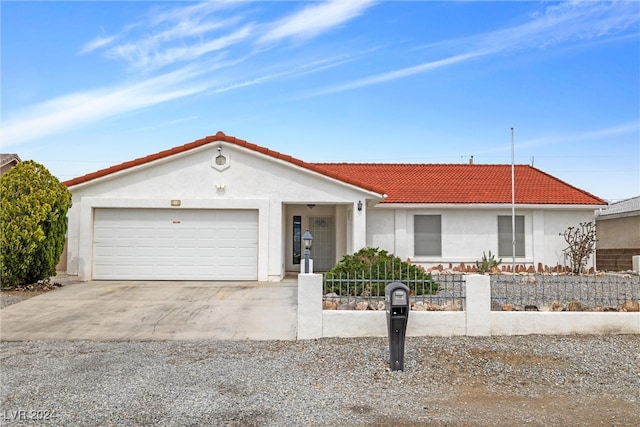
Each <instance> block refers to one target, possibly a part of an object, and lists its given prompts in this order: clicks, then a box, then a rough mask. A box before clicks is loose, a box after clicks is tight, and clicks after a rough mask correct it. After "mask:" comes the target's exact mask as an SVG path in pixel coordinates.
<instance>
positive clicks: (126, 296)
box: [0, 281, 297, 341]
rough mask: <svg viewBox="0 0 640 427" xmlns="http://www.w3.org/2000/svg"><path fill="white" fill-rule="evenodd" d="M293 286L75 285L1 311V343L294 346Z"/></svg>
mask: <svg viewBox="0 0 640 427" xmlns="http://www.w3.org/2000/svg"><path fill="white" fill-rule="evenodd" d="M296 300H297V282H296V281H285V282H142V281H141V282H124V281H91V282H84V283H74V284H71V285H67V286H65V287H63V288H60V289H57V290H55V291H51V292H47V293H45V294H42V295H39V296H36V297H33V298H30V299H28V300H25V301H22V302H20V303H18V304H14V305H11V306H9V307H6V308H4V309H2V310H0V339H1V340H3V341H32V340H95V341H103V340H124V341H128V340H133V341H148V340H154V341H155V340H158V341H162V340H245V339H249V340H295V339H296V325H297V305H296Z"/></svg>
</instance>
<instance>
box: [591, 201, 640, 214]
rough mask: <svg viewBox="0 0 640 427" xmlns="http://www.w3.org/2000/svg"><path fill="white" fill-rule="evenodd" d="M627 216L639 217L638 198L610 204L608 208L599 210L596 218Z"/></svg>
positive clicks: (639, 203)
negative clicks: (634, 215)
mask: <svg viewBox="0 0 640 427" xmlns="http://www.w3.org/2000/svg"><path fill="white" fill-rule="evenodd" d="M629 214H636V215H640V196H637V197H632V198H630V199H626V200H621V201H619V202H615V203H611V204H610V205H609V206H607V207H605V208H602V209H600V212H598V218H600V217H606V216H612V215H616V216H618V215H620V216H627V215H629Z"/></svg>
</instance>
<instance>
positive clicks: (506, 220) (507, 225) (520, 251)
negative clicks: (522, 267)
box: [498, 215, 525, 258]
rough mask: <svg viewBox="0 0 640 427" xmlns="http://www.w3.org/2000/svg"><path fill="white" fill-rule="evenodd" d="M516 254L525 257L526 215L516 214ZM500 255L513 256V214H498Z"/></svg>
mask: <svg viewBox="0 0 640 427" xmlns="http://www.w3.org/2000/svg"><path fill="white" fill-rule="evenodd" d="M515 219H516V236H515V237H516V256H517V257H520V258H522V257H524V256H525V253H524V216H523V215H516V217H515ZM498 256H499V257H510V256H513V230H512V229H511V216H510V215H509V216H507V215H498Z"/></svg>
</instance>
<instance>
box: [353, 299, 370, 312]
mask: <svg viewBox="0 0 640 427" xmlns="http://www.w3.org/2000/svg"><path fill="white" fill-rule="evenodd" d="M368 307H369V303H368V302H364V301H361V302H359V303H357V304H356V307H355V309H356V310H360V311H364V310H366V309H367V308H368Z"/></svg>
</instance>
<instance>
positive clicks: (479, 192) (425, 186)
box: [316, 163, 607, 205]
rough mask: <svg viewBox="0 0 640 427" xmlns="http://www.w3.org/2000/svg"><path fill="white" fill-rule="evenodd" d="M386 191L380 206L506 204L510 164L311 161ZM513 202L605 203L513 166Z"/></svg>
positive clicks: (529, 169)
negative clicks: (399, 204)
mask: <svg viewBox="0 0 640 427" xmlns="http://www.w3.org/2000/svg"><path fill="white" fill-rule="evenodd" d="M316 165H317V166H320V167H323V168H326V169H329V170H333V171H334V172H335V173H337V174H340V175H342V176H345V177H358V178H360V179H361V180H363V181H365V182H367V183H369V184H371V185H379V186H382V187H384V188H385V190H386V193H387V194H388V197H387V198H386V199H385V200H384V202H383V203H465V204H466V203H511V165H508V164H507V165H483V164H409V163H406V164H390V163H386V164H370V163H316ZM514 175H515V194H516V197H515V199H516V203H518V204H563V205H566V204H572V205H606V204H607V203H606V202H605V201H604V200H602V199H600V198H599V197H596V196H594V195H592V194H589V193H587V192H586V191H583V190H580V189H578V188H576V187H573V186H571V185H569V184H567V183H566V182H564V181H561V180H559V179H557V178H554V177H553V176H551V175H549V174H547V173H545V172H542V171H541V170H539V169H536V168H534V167H531V166H528V165H516V166H515V174H514Z"/></svg>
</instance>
